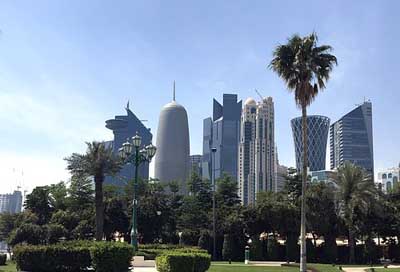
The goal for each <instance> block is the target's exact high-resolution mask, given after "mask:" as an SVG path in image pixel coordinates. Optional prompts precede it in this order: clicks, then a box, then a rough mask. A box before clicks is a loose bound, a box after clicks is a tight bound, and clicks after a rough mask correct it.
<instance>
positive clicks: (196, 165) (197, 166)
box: [189, 155, 202, 178]
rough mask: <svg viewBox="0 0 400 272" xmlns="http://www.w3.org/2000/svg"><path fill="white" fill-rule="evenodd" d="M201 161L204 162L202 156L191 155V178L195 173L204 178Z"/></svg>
mask: <svg viewBox="0 0 400 272" xmlns="http://www.w3.org/2000/svg"><path fill="white" fill-rule="evenodd" d="M201 160H202V156H201V155H191V156H190V174H189V178H190V177H191V175H192V173H193V172H194V173H196V174H198V175H199V176H200V177H201V176H202V174H201Z"/></svg>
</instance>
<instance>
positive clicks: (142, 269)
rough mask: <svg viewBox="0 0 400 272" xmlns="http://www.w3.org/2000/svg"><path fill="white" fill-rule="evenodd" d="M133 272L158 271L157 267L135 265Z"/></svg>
mask: <svg viewBox="0 0 400 272" xmlns="http://www.w3.org/2000/svg"><path fill="white" fill-rule="evenodd" d="M132 271H133V272H157V270H156V268H155V267H134V268H133V270H132Z"/></svg>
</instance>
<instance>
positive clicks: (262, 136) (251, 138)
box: [238, 97, 277, 205]
mask: <svg viewBox="0 0 400 272" xmlns="http://www.w3.org/2000/svg"><path fill="white" fill-rule="evenodd" d="M274 126H275V121H274V103H273V101H272V97H268V98H264V99H263V100H262V101H260V102H259V103H256V101H255V100H254V99H253V98H248V99H247V100H246V102H245V104H244V108H243V111H242V117H241V129H240V143H239V169H238V180H239V196H240V198H241V200H242V203H243V204H244V205H248V204H253V203H255V201H256V196H257V193H258V192H261V191H276V190H277V186H276V184H275V183H276V181H277V178H276V173H275V171H276V169H277V167H276V165H275V164H276V159H275V129H274Z"/></svg>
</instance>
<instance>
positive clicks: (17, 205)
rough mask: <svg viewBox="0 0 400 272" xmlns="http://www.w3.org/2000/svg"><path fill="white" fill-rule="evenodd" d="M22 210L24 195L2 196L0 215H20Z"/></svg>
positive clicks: (0, 197) (0, 196) (0, 199)
mask: <svg viewBox="0 0 400 272" xmlns="http://www.w3.org/2000/svg"><path fill="white" fill-rule="evenodd" d="M21 210H22V193H21V192H20V191H14V192H13V193H12V194H0V213H12V214H14V213H19V212H21Z"/></svg>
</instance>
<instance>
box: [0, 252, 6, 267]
mask: <svg viewBox="0 0 400 272" xmlns="http://www.w3.org/2000/svg"><path fill="white" fill-rule="evenodd" d="M6 261H7V255H6V254H0V265H5V264H6Z"/></svg>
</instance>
